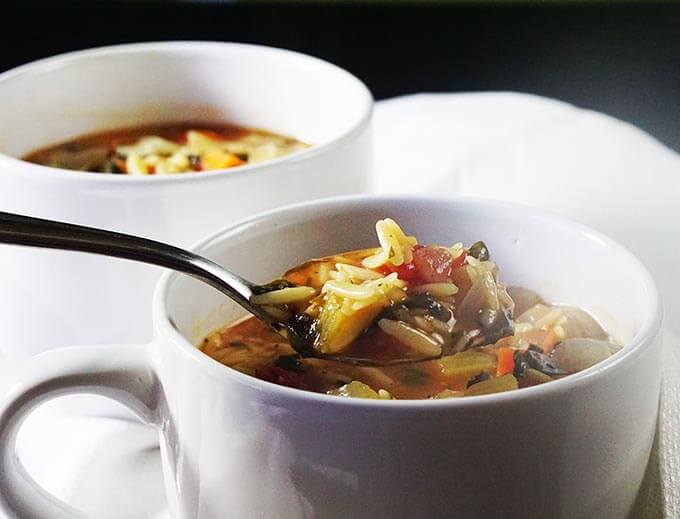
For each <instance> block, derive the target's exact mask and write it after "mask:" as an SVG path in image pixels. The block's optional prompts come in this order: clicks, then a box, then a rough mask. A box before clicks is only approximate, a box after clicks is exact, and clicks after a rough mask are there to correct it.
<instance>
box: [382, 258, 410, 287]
mask: <svg viewBox="0 0 680 519" xmlns="http://www.w3.org/2000/svg"><path fill="white" fill-rule="evenodd" d="M377 270H378V271H379V272H380V273H381V274H382V275H383V276H387V275H388V274H392V272H396V273H397V276H398V277H399V279H401V280H403V281H406V282H407V283H416V282H418V271H417V270H416V266H415V265H414V264H413V263H404V264H402V265H390V264H387V265H383V266H381V267H378V269H377Z"/></svg>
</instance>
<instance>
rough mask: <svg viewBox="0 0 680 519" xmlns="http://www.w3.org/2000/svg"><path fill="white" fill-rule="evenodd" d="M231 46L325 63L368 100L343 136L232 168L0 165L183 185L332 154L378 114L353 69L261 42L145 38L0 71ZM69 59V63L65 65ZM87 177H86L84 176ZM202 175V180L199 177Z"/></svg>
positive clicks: (2, 157) (9, 74)
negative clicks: (170, 170)
mask: <svg viewBox="0 0 680 519" xmlns="http://www.w3.org/2000/svg"><path fill="white" fill-rule="evenodd" d="M192 47H193V48H201V47H204V48H212V49H219V48H231V49H244V50H249V51H255V52H263V53H271V54H278V55H281V56H284V55H285V56H287V57H288V58H294V59H295V60H298V61H300V62H303V61H306V62H308V63H313V64H314V65H315V66H318V67H325V68H327V69H329V70H333V71H335V72H336V73H338V74H340V75H344V76H346V78H347V79H348V80H349V81H350V82H352V83H354V86H355V87H356V89H357V92H358V93H359V95H360V96H361V98H362V99H361V102H362V104H363V107H362V111H361V116H360V117H359V118H358V119H357V120H356V121H355V122H354V123H353V124H352V125H351V126H350V127H349V128H348V129H347V130H346V131H345V132H343V133H342V134H340V135H338V136H337V137H335V138H333V139H331V140H329V141H327V142H324V143H321V144H312V145H311V146H310V147H309V148H307V149H304V150H300V151H297V152H295V153H292V154H290V155H284V156H282V157H278V158H275V159H272V160H267V161H264V162H260V163H256V164H250V165H245V166H240V167H238V168H226V169H216V170H212V171H202V172H200V173H198V174H177V175H144V176H137V175H121V174H114V173H91V172H87V171H73V170H70V169H64V168H54V167H51V166H43V165H41V164H34V163H32V162H27V161H25V160H22V159H20V158H17V157H12V156H10V155H7V154H5V153H2V152H1V151H0V165H7V166H12V167H11V168H9V171H12V170H14V169H17V170H18V169H23V170H25V171H22V172H21V174H23V175H25V174H27V173H28V174H38V175H49V177H50V178H54V177H56V178H58V179H59V180H62V181H71V182H97V183H100V184H101V183H104V184H106V183H109V182H110V183H116V184H118V183H133V182H135V183H142V184H146V183H150V182H162V183H177V182H190V181H193V182H201V181H203V182H205V181H208V180H209V179H212V178H215V177H220V176H222V175H239V176H240V175H244V174H254V173H257V171H258V170H264V169H267V168H272V167H276V166H278V165H279V164H287V163H291V164H295V163H296V162H300V161H305V160H307V159H308V158H311V157H315V156H317V155H319V154H323V153H326V152H327V151H328V150H330V149H333V148H337V147H340V146H342V145H344V144H345V143H346V142H347V141H350V140H352V139H353V138H354V136H355V135H356V134H358V133H361V132H362V131H364V130H365V128H366V127H367V126H368V125H369V123H370V121H371V118H372V115H373V104H374V99H373V95H372V94H371V91H370V90H369V89H368V87H367V86H366V84H365V83H364V82H363V81H361V80H360V79H359V78H358V77H357V76H355V75H354V74H352V73H351V72H349V71H347V70H345V69H343V68H342V67H339V66H338V65H335V64H333V63H331V62H329V61H325V60H323V59H321V58H317V57H315V56H310V55H308V54H304V53H302V52H297V51H294V50H288V49H283V48H279V47H270V46H267V45H256V44H251V43H239V42H220V41H200V40H195V41H194V40H175V41H167V42H163V41H154V42H144V43H125V44H120V45H107V46H104V47H93V48H89V49H82V50H77V51H72V52H65V53H61V54H56V55H54V56H50V57H47V58H42V59H39V60H35V61H31V62H29V63H26V64H24V65H19V66H18V67H15V68H12V69H10V70H7V71H5V72H3V73H1V74H0V83H2V82H4V81H10V80H12V79H13V78H14V77H16V76H20V75H24V74H34V73H39V72H44V71H49V69H51V68H55V66H64V65H68V64H69V63H70V62H72V61H77V60H79V59H81V58H92V57H94V58H96V57H107V56H112V55H117V54H131V53H142V52H147V51H149V50H173V49H181V48H192ZM61 62H64V63H61ZM83 177H85V178H83ZM199 179H200V180H199Z"/></svg>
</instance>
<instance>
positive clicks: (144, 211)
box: [0, 42, 373, 358]
mask: <svg viewBox="0 0 680 519" xmlns="http://www.w3.org/2000/svg"><path fill="white" fill-rule="evenodd" d="M0 100H1V101H2V110H0V211H7V212H14V213H20V214H28V215H31V216H39V217H45V218H50V219H54V220H61V221H68V222H72V223H79V224H84V225H91V226H96V227H102V228H107V229H112V230H117V231H122V232H129V233H134V234H137V235H141V236H145V237H149V238H154V239H156V240H161V241H165V242H170V243H173V244H176V245H181V246H189V245H190V244H192V243H194V242H195V241H196V240H198V239H199V238H200V237H201V236H205V235H206V234H208V233H210V232H213V231H215V230H217V229H219V228H222V227H224V226H225V225H228V224H230V223H232V222H234V221H236V220H238V219H241V218H245V217H246V216H250V215H252V214H255V213H257V212H260V211H264V210H268V209H272V208H274V207H277V206H281V205H286V204H288V203H292V202H299V201H304V200H310V199H314V198H319V197H323V196H331V195H338V194H349V193H358V192H362V191H363V190H364V187H365V184H366V181H367V178H368V175H369V173H370V169H371V151H372V150H371V142H370V120H371V112H372V105H373V101H372V98H371V95H370V92H369V91H368V90H367V88H366V87H365V86H364V84H363V83H361V82H360V81H359V80H358V79H357V78H355V77H354V76H352V75H351V74H349V73H348V72H345V71H344V70H342V69H340V68H338V67H336V66H334V65H331V64H330V63H327V62H324V61H321V60H319V59H316V58H313V57H310V56H305V55H302V54H298V53H295V52H290V51H286V50H280V49H273V48H267V47H260V46H254V45H242V44H234V43H209V42H168V43H148V44H134V45H120V46H114V47H106V48H100V49H93V50H86V51H81V52H74V53H70V54H64V55H61V56H56V57H53V58H49V59H45V60H42V61H37V62H35V63H30V64H28V65H25V66H22V67H19V68H16V69H14V70H10V71H8V72H5V73H4V74H0ZM177 121H180V122H181V121H206V122H225V121H226V122H231V123H235V124H239V125H243V126H247V127H255V128H264V129H267V130H271V131H273V132H276V133H281V134H285V135H290V136H293V137H296V138H298V139H300V140H302V141H305V142H308V143H310V144H312V147H311V148H309V149H307V150H304V151H301V152H298V153H295V154H293V155H289V156H285V157H281V158H279V159H276V160H272V161H269V162H264V163H259V164H254V165H249V166H244V167H240V168H236V169H231V170H223V171H214V172H204V173H200V174H185V175H174V176H159V177H144V178H141V177H134V176H127V175H114V174H95V173H83V172H74V171H67V170H61V169H55V168H49V167H44V166H40V165H36V164H31V163H28V162H24V161H22V160H19V158H20V157H22V156H24V155H25V154H26V153H28V152H30V151H32V150H35V149H37V148H41V147H44V146H47V145H50V144H55V143H58V142H61V141H64V140H66V139H68V138H72V137H75V136H79V135H82V134H87V133H90V132H97V131H102V130H107V129H115V128H122V127H128V126H136V125H142V124H154V123H163V122H177ZM158 277H159V272H158V270H157V269H154V268H152V267H147V266H143V265H138V264H131V263H126V262H121V261H117V260H111V259H108V258H101V257H94V256H82V255H76V254H73V253H67V252H56V251H35V250H27V249H22V248H18V247H3V248H2V249H0V286H2V292H3V297H2V299H1V300H0V355H1V354H2V353H4V354H5V356H6V357H9V358H21V357H24V356H27V355H30V354H33V353H37V352H39V351H43V350H45V349H48V348H53V347H57V346H63V345H69V344H80V343H84V342H92V341H95V342H105V343H111V342H121V341H143V340H147V339H148V338H150V336H151V333H152V329H151V315H150V301H151V295H152V293H153V286H154V284H155V282H156V281H157V279H158Z"/></svg>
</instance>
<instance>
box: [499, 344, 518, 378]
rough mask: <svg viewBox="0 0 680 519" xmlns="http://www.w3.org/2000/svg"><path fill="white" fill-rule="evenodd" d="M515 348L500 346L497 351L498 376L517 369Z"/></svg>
mask: <svg viewBox="0 0 680 519" xmlns="http://www.w3.org/2000/svg"><path fill="white" fill-rule="evenodd" d="M514 356H515V350H513V349H512V348H498V351H497V352H496V357H497V360H496V376H497V377H500V376H503V375H507V374H508V373H512V372H513V371H514V369H515V359H514Z"/></svg>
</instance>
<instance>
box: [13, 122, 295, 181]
mask: <svg viewBox="0 0 680 519" xmlns="http://www.w3.org/2000/svg"><path fill="white" fill-rule="evenodd" d="M307 147H308V145H307V144H305V143H303V142H301V141H298V140H296V139H293V138H291V137H286V136H283V135H277V134H275V133H270V132H267V131H264V130H256V129H251V128H245V127H242V126H236V125H232V124H206V123H192V122H184V123H174V124H167V125H149V126H138V127H130V128H122V129H117V130H113V131H107V132H100V133H93V134H89V135H84V136H81V137H78V138H76V139H72V140H70V141H67V142H64V143H60V144H56V145H53V146H48V147H46V148H43V149H39V150H36V151H33V152H31V153H29V154H28V155H26V156H24V157H23V160H26V161H29V162H34V163H36V164H42V165H44V166H51V167H56V168H62V169H71V170H78V171H89V172H93V173H119V174H130V175H171V174H177V173H191V172H199V171H210V170H216V169H226V168H233V167H237V166H242V165H245V164H253V163H257V162H263V161H266V160H271V159H274V158H277V157H280V156H283V155H287V154H289V153H293V152H295V151H298V150H301V149H304V148H307Z"/></svg>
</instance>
